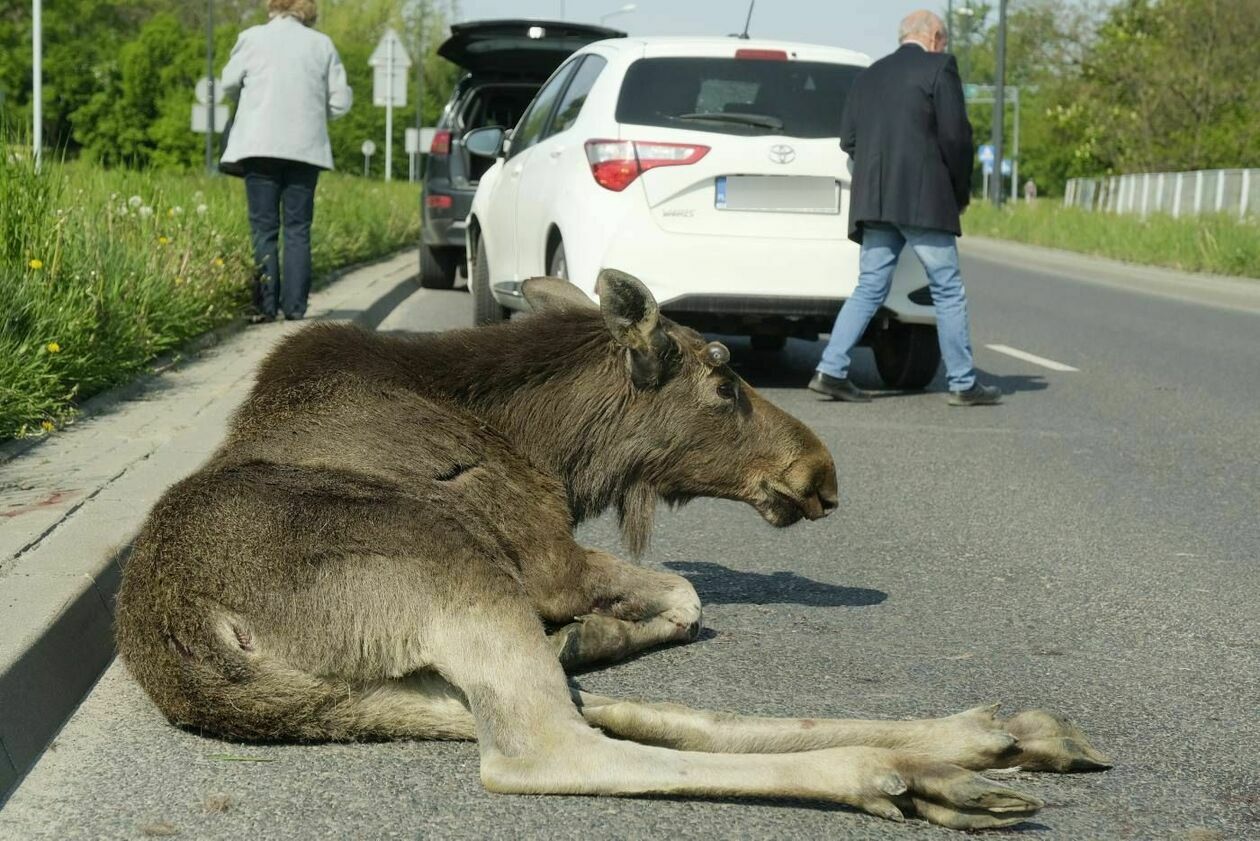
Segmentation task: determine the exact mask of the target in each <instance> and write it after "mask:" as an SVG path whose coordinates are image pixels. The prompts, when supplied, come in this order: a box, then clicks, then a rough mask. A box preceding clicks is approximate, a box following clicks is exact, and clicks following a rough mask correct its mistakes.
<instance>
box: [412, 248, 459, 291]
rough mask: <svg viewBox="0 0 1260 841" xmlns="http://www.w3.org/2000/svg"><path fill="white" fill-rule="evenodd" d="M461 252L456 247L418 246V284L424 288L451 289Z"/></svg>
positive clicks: (453, 284)
mask: <svg viewBox="0 0 1260 841" xmlns="http://www.w3.org/2000/svg"><path fill="white" fill-rule="evenodd" d="M462 256H463V255H462V254H460V249H458V248H434V247H432V246H429V245H421V246H420V285H421V286H423V287H424V288H425V289H453V288H454V286H455V273H456V272H457V271H458V270H459V264H460V262H461V258H462Z"/></svg>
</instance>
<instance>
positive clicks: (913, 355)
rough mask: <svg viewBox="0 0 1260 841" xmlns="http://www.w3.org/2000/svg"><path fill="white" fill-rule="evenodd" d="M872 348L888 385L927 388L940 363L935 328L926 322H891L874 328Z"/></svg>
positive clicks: (881, 374) (892, 386)
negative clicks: (879, 328) (882, 326)
mask: <svg viewBox="0 0 1260 841" xmlns="http://www.w3.org/2000/svg"><path fill="white" fill-rule="evenodd" d="M871 350H872V351H873V352H874V354H875V367H876V368H877V369H879V376H880V378H881V379H883V381H884V385H886V386H887V387H888V388H901V389H916V390H917V389H924V388H927V386H928V383H930V382H932V379H933V378H934V377H935V376H936V369H937V368H939V367H940V365H941V346H940V343H939V342H938V341H937V338H936V328H935V327H933V326H930V325H927V324H897V323H893V324H890V325H888V326H887V327H885V328H884V329H882V330H879V331H878V332H876V334H875V337H874V341H872V343H871Z"/></svg>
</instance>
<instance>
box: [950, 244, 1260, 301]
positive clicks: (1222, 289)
mask: <svg viewBox="0 0 1260 841" xmlns="http://www.w3.org/2000/svg"><path fill="white" fill-rule="evenodd" d="M958 242H959V247H960V249H961V251H962V253H963V255H964V256H968V257H977V258H980V259H982V260H995V261H1000V262H1003V263H1015V264H1018V265H1021V266H1030V267H1035V268H1037V269H1039V270H1043V271H1046V272H1050V273H1051V274H1055V275H1058V276H1060V277H1064V278H1068V279H1071V280H1075V281H1078V282H1080V283H1089V284H1091V285H1095V286H1108V287H1111V288H1114V289H1126V290H1129V291H1133V292H1142V293H1145V294H1147V295H1157V296H1159V297H1161V298H1171V299H1173V300H1178V301H1185V302H1187V303H1193V304H1199V305H1201V306H1210V307H1218V308H1222V309H1229V310H1236V311H1237V310H1241V311H1244V312H1251V313H1256V314H1260V279H1253V278H1246V277H1228V276H1225V275H1213V274H1197V273H1194V272H1182V271H1177V270H1176V269H1166V268H1163V267H1160V266H1141V265H1137V264H1135V263H1125V262H1122V261H1120V260H1111V259H1108V258H1106V257H1098V256H1095V255H1093V254H1080V253H1078V252H1075V251H1063V250H1061V249H1057V248H1045V247H1043V246H1040V245H1027V244H1025V243H1022V242H1011V241H1009V240H999V239H989V238H988V237H975V236H968V237H963V238H962V239H960V240H959V241H958Z"/></svg>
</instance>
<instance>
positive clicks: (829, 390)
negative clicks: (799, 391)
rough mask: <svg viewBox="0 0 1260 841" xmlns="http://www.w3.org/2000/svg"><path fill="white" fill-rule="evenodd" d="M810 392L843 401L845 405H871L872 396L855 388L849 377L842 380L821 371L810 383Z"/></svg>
mask: <svg viewBox="0 0 1260 841" xmlns="http://www.w3.org/2000/svg"><path fill="white" fill-rule="evenodd" d="M809 390H810V391H816V392H818V393H819V394H825V395H826V396H827V397H830V398H831V399H832V400H843V401H844V402H845V403H870V402H871V395H870V394H869V393H868V392H865V391H863V390H862V389H860V388H858V387H857V386H855V385H854V384H853V383H851V382H850V381H849V378H848V377H845V378H844V379H840V378H839V377H833V376H830V375H829V374H824V373H823V372H822V371H819V372H817V373H815V374H814V378H813V379H812V380H810V381H809Z"/></svg>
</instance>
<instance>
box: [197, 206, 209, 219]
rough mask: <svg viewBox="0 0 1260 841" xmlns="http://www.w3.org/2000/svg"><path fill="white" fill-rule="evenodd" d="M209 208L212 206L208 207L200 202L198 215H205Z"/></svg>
mask: <svg viewBox="0 0 1260 841" xmlns="http://www.w3.org/2000/svg"><path fill="white" fill-rule="evenodd" d="M208 210H210V208H208V207H206V206H205V205H204V204H199V205H197V215H198V216H205V215H206V212H207V211H208Z"/></svg>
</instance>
